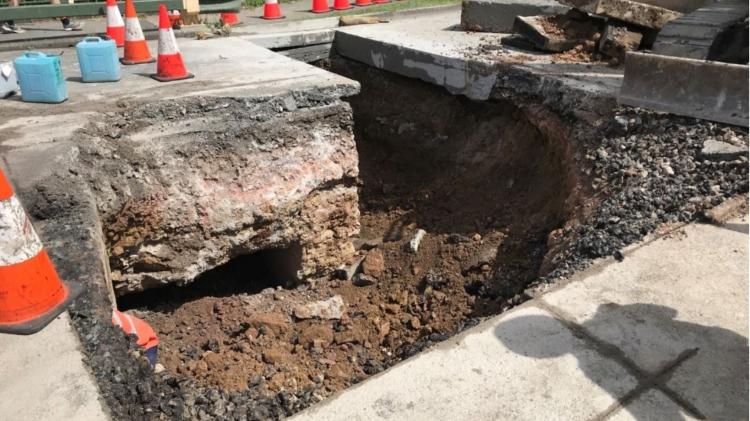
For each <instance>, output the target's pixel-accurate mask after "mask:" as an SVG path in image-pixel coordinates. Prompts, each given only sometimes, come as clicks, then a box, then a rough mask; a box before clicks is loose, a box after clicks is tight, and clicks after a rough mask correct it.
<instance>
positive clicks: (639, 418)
mask: <svg viewBox="0 0 750 421" xmlns="http://www.w3.org/2000/svg"><path fill="white" fill-rule="evenodd" d="M698 419H699V418H695V417H693V416H692V415H690V414H689V413H688V412H687V411H685V410H684V409H683V408H681V407H680V406H679V405H677V404H676V403H674V402H673V401H672V400H670V399H669V398H668V397H667V396H666V395H665V394H664V393H662V392H660V391H658V390H656V389H650V390H649V391H647V392H645V393H643V394H642V395H640V396H639V397H638V398H636V399H635V400H634V401H633V402H630V403H628V404H627V406H625V407H624V408H620V409H619V410H618V411H617V412H615V413H614V414H613V415H612V416H611V417H609V418H607V420H608V421H645V420H654V421H657V420H681V421H697V420H698Z"/></svg>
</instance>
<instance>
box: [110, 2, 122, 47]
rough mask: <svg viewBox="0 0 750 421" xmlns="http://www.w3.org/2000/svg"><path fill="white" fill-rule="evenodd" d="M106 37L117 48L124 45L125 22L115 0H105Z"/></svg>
mask: <svg viewBox="0 0 750 421" xmlns="http://www.w3.org/2000/svg"><path fill="white" fill-rule="evenodd" d="M107 35H108V36H109V37H110V38H112V39H113V40H115V45H117V46H118V47H122V46H123V45H125V22H123V21H122V15H121V14H120V9H119V8H118V7H117V2H116V1H115V0H107Z"/></svg>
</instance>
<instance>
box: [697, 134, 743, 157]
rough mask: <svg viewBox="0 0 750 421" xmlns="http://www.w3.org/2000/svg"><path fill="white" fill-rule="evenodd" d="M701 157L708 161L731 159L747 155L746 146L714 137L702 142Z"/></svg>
mask: <svg viewBox="0 0 750 421" xmlns="http://www.w3.org/2000/svg"><path fill="white" fill-rule="evenodd" d="M700 156H701V158H703V159H706V160H709V161H732V160H735V159H737V158H739V157H741V156H747V146H736V145H732V144H731V143H727V142H722V141H720V140H716V139H708V140H706V141H705V142H703V149H701V154H700Z"/></svg>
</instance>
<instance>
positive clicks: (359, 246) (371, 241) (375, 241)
mask: <svg viewBox="0 0 750 421" xmlns="http://www.w3.org/2000/svg"><path fill="white" fill-rule="evenodd" d="M381 244H383V238H382V237H378V238H355V239H353V240H352V245H354V248H355V249H356V250H371V249H374V248H375V247H377V246H379V245H381Z"/></svg>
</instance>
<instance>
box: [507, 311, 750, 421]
mask: <svg viewBox="0 0 750 421" xmlns="http://www.w3.org/2000/svg"><path fill="white" fill-rule="evenodd" d="M676 316H677V311H676V310H674V309H672V308H669V307H665V306H659V305H652V304H631V305H618V304H614V303H608V304H603V305H600V306H599V307H598V308H597V311H596V313H595V314H594V315H593V317H591V318H590V319H588V320H587V321H585V322H584V323H583V324H581V326H580V328H582V329H579V328H576V327H573V332H572V333H573V334H574V335H575V336H577V337H584V339H585V338H586V337H589V338H588V339H589V340H587V341H586V342H587V346H584V347H581V346H580V345H576V344H575V343H574V342H565V341H552V340H551V339H552V337H553V335H558V334H559V332H560V324H561V323H562V324H563V325H567V323H565V322H563V321H560V320H558V319H556V318H553V317H548V316H539V315H533V316H521V317H516V318H513V319H510V320H507V321H505V322H502V323H501V324H500V325H498V326H497V327H496V328H495V331H494V334H495V336H496V337H497V338H498V340H499V341H500V342H501V343H502V344H503V345H504V346H506V347H507V348H509V349H510V350H511V351H513V352H515V353H517V354H519V355H523V356H525V357H529V358H539V359H547V358H559V357H562V356H565V355H568V354H571V355H573V356H574V357H576V359H577V361H578V366H579V368H580V370H581V371H582V372H583V373H584V374H585V375H586V376H587V377H588V378H589V379H590V380H591V381H592V382H594V383H596V384H597V385H598V386H599V387H601V388H602V389H603V390H604V391H606V392H607V393H609V394H610V396H612V397H613V398H614V399H616V400H618V401H619V402H620V404H622V406H623V409H621V410H624V411H627V412H628V413H629V414H630V415H631V416H632V417H633V418H634V419H636V420H663V421H672V420H675V421H677V420H684V419H686V415H685V414H689V415H690V416H692V417H695V418H698V419H704V418H705V417H708V418H709V419H727V420H730V419H731V420H747V419H748V340H747V338H746V337H744V336H741V335H738V334H736V333H734V332H732V331H730V330H727V329H723V328H720V327H715V326H704V325H700V324H695V323H688V322H683V321H679V320H676V319H675V317H676ZM615 320H616V321H617V323H615ZM623 320H624V323H623V322H622V321H623ZM590 332H597V335H596V336H593V335H591V333H590ZM600 336H603V337H604V338H603V339H602V338H600ZM615 338H617V339H615ZM608 340H609V341H611V342H607V341H608ZM576 342H577V341H576ZM551 345H554V346H551ZM623 348H624V349H627V350H628V351H629V352H628V356H630V355H633V354H635V355H639V356H641V357H642V358H648V356H652V355H658V356H662V355H664V356H671V357H670V358H671V360H672V361H667V362H665V363H664V364H660V365H659V367H661V368H659V369H657V370H656V371H655V372H647V371H645V370H643V368H642V367H639V366H638V365H637V364H638V363H637V362H635V364H634V363H631V362H630V360H629V359H627V358H626V357H625V355H626V354H625V353H624V352H622V351H621V350H622V349H623ZM592 349H595V350H596V351H597V352H592ZM603 356H604V357H605V358H611V359H614V360H616V361H618V362H619V363H620V365H621V366H623V367H625V368H626V369H627V370H628V371H629V372H630V373H631V374H632V375H634V376H635V377H637V380H638V382H639V385H638V386H637V387H636V388H635V389H634V391H631V392H629V393H623V391H622V390H615V389H619V388H621V386H618V384H619V383H618V382H617V381H616V379H613V378H612V376H611V372H608V370H606V369H605V367H604V366H603V362H602V361H603V358H602V357H603ZM680 357H684V358H682V359H680ZM640 359H641V358H636V360H640ZM675 360H677V361H678V362H677V363H675V362H674V361H675ZM690 360H693V361H690ZM652 362H653V361H652ZM686 364H690V366H689V367H687V368H684V370H687V369H690V370H691V371H690V372H689V376H688V377H687V378H686V376H685V375H684V374H686V372H684V371H683V372H680V373H681V374H680V379H679V381H680V385H681V386H680V388H681V389H682V388H685V387H686V385H688V386H689V392H687V393H689V397H687V396H682V395H681V394H680V393H675V392H674V391H673V390H672V389H671V388H670V387H669V386H666V384H667V383H668V382H669V381H670V379H672V378H673V376H674V375H675V373H676V372H679V371H680V367H685V365H686ZM696 364H697V368H696ZM653 389H656V390H659V391H661V392H662V393H665V394H666V396H670V397H672V400H673V401H679V402H681V403H682V405H683V406H682V407H680V406H679V404H678V403H677V402H674V404H670V405H659V406H658V407H657V406H655V405H648V404H641V405H634V404H633V402H636V401H638V398H639V397H644V396H645V395H646V394H647V393H648V392H649V391H650V390H653ZM686 390H688V389H686ZM694 397H700V398H699V401H700V403H701V404H702V407H699V408H696V407H693V405H696V402H694V399H695V398H694ZM701 411H703V412H707V413H706V414H702V413H701Z"/></svg>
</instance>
